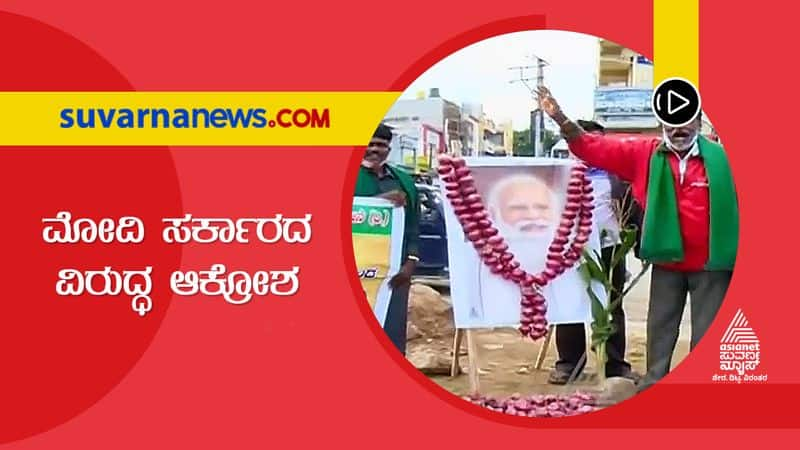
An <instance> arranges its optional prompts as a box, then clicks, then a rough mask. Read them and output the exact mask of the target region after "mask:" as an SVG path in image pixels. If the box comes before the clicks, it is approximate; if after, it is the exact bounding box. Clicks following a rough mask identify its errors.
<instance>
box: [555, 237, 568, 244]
mask: <svg viewBox="0 0 800 450" xmlns="http://www.w3.org/2000/svg"><path fill="white" fill-rule="evenodd" d="M567 242H569V240H568V239H567V238H566V237H564V236H556V238H555V239H553V243H554V244H556V245H566V244H567Z"/></svg>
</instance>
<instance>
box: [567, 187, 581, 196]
mask: <svg viewBox="0 0 800 450" xmlns="http://www.w3.org/2000/svg"><path fill="white" fill-rule="evenodd" d="M581 194H583V187H580V186H575V187H572V186H570V187H568V188H567V195H581Z"/></svg>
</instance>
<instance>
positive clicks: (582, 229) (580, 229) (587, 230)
mask: <svg viewBox="0 0 800 450" xmlns="http://www.w3.org/2000/svg"><path fill="white" fill-rule="evenodd" d="M591 232H592V226H591V225H588V226H580V227H578V234H579V235H580V234H585V235H587V236H588V235H589V234H591Z"/></svg>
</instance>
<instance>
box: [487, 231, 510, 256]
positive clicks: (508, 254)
mask: <svg viewBox="0 0 800 450" xmlns="http://www.w3.org/2000/svg"><path fill="white" fill-rule="evenodd" d="M492 237H499V238H500V239H501V240H502V239H503V238H501V237H500V236H492ZM489 241H490V242H491V238H489ZM512 259H514V254H513V253H503V254H502V255H501V256H500V261H503V262H509V261H511V260H512Z"/></svg>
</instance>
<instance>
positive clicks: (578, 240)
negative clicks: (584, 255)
mask: <svg viewBox="0 0 800 450" xmlns="http://www.w3.org/2000/svg"><path fill="white" fill-rule="evenodd" d="M588 241H589V236H586V235H582V234H581V235H578V236H575V239H573V242H574V243H576V244H585V243H587V242H588Z"/></svg>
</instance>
